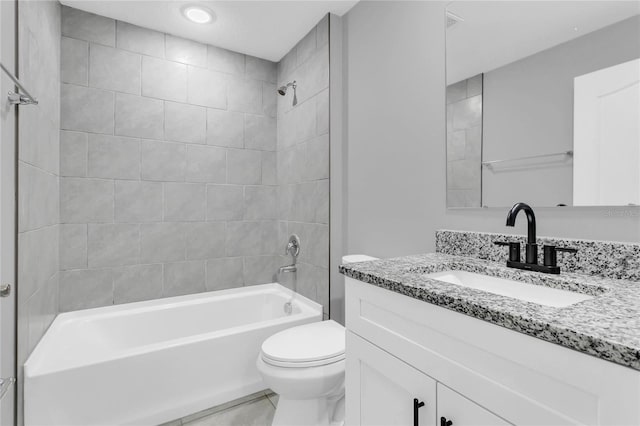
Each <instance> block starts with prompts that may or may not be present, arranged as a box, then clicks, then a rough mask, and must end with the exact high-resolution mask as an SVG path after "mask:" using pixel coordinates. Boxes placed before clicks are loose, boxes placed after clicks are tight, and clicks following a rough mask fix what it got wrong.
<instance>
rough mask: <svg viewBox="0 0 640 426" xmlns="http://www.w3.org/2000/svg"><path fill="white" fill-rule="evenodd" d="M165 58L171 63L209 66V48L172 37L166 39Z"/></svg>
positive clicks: (168, 36)
mask: <svg viewBox="0 0 640 426" xmlns="http://www.w3.org/2000/svg"><path fill="white" fill-rule="evenodd" d="M165 57H166V58H167V59H169V60H171V61H176V62H181V63H183V64H188V65H197V66H199V67H206V66H207V46H206V45H205V44H202V43H198V42H196V41H192V40H187V39H184V38H180V37H174V36H172V35H168V34H167V36H166V39H165Z"/></svg>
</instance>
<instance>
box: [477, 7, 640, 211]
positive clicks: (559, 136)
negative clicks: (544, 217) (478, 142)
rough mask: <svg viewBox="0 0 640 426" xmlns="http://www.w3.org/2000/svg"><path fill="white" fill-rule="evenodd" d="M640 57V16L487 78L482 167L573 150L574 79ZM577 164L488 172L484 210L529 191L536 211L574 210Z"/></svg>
mask: <svg viewBox="0 0 640 426" xmlns="http://www.w3.org/2000/svg"><path fill="white" fill-rule="evenodd" d="M638 57H640V16H636V17H633V18H629V19H626V20H624V21H622V22H619V23H616V24H613V25H610V26H608V27H605V28H603V29H601V30H598V31H594V32H592V33H590V34H586V35H584V36H582V37H579V38H576V39H573V40H571V41H569V42H566V43H563V44H560V45H558V46H555V47H552V48H550V49H547V50H544V51H542V52H539V53H536V54H535V55H532V56H529V57H527V58H524V59H521V60H519V61H516V62H513V63H511V64H508V65H505V66H504V67H500V68H498V69H496V70H491V71H489V72H487V73H485V74H484V87H485V88H484V90H485V96H484V111H483V113H484V117H483V123H484V134H483V136H484V144H483V160H484V161H490V160H499V159H505V158H518V157H523V156H530V155H540V154H549V153H554V152H562V151H567V150H570V149H573V94H574V90H573V79H574V77H577V76H579V75H583V74H587V73H590V72H593V71H596V70H599V69H602V68H607V67H610V66H612V65H616V64H620V63H623V62H627V61H630V60H632V59H636V58H638ZM518 165H519V166H521V167H517V166H518ZM572 165H573V161H571V158H570V157H562V156H558V157H555V158H546V159H544V160H542V161H527V162H513V163H509V164H505V165H503V166H495V167H494V168H487V167H484V168H483V169H482V173H483V175H482V178H483V179H482V185H483V188H482V198H483V199H482V204H483V205H486V206H490V207H504V206H508V205H511V204H513V202H514V197H515V196H516V194H517V193H518V190H517V188H525V187H526V188H527V189H526V192H525V194H526V195H527V199H528V200H529V202H530V203H532V205H538V206H555V205H557V204H559V203H563V204H568V205H571V204H572V203H573V167H572ZM523 166H526V167H523ZM532 182H535V185H532V184H531V183H532Z"/></svg>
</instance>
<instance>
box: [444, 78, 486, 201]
mask: <svg viewBox="0 0 640 426" xmlns="http://www.w3.org/2000/svg"><path fill="white" fill-rule="evenodd" d="M482 79H483V75H482V74H478V75H476V76H474V77H471V78H468V79H466V80H463V81H460V82H458V83H455V84H451V85H449V86H447V207H481V205H480V204H481V184H482V179H481V177H482V164H481V163H482V99H483V90H482V86H483V85H482Z"/></svg>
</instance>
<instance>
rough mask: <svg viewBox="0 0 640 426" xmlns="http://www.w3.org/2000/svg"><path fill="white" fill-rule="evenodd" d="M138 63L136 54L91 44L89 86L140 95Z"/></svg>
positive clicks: (139, 58)
mask: <svg viewBox="0 0 640 426" xmlns="http://www.w3.org/2000/svg"><path fill="white" fill-rule="evenodd" d="M140 61H141V57H140V55H138V54H135V53H130V52H126V51H124V50H120V49H114V48H113V47H106V46H100V45H99V44H93V45H91V49H90V50H89V85H90V86H91V87H97V88H99V89H107V90H114V91H116V92H126V93H133V94H140V63H141V62H140Z"/></svg>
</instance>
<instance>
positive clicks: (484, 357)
mask: <svg viewBox="0 0 640 426" xmlns="http://www.w3.org/2000/svg"><path fill="white" fill-rule="evenodd" d="M409 291H410V289H409ZM345 294H346V327H347V343H346V364H347V368H346V425H347V426H356V425H364V426H369V425H388V426H390V425H412V424H414V416H413V411H414V409H413V401H414V398H417V399H418V400H419V401H420V402H424V403H425V405H424V406H422V407H421V408H419V409H418V414H419V423H418V424H419V425H421V426H425V425H436V426H445V423H446V422H447V421H451V422H452V423H451V424H449V425H448V426H467V425H469V426H482V425H491V426H495V425H498V426H500V425H509V424H511V425H529V426H534V425H535V426H541V425H611V426H613V425H615V426H620V425H639V424H640V372H639V371H637V370H634V369H631V368H628V367H623V366H620V365H618V364H615V363H612V362H609V361H604V360H602V359H600V358H597V357H594V356H590V355H586V354H583V353H581V352H578V351H575V350H572V349H568V348H565V347H563V346H560V345H556V344H552V343H549V342H546V341H543V340H541V339H536V338H534V337H531V336H528V335H525V334H522V333H518V332H515V331H512V330H509V329H506V328H504V327H500V326H497V325H494V324H491V323H488V322H486V321H482V320H479V319H477V318H474V317H472V316H468V315H464V314H461V313H457V312H454V311H451V310H448V309H444V308H441V307H439V306H436V305H433V304H430V303H427V302H424V301H421V300H417V299H414V298H412V297H409V296H405V295H402V294H400V293H397V292H393V291H389V290H386V289H383V288H380V287H377V286H375V285H371V284H366V283H362V282H360V281H356V280H354V279H352V278H346V288H345ZM443 417H444V418H445V421H444V422H442V418H443Z"/></svg>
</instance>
